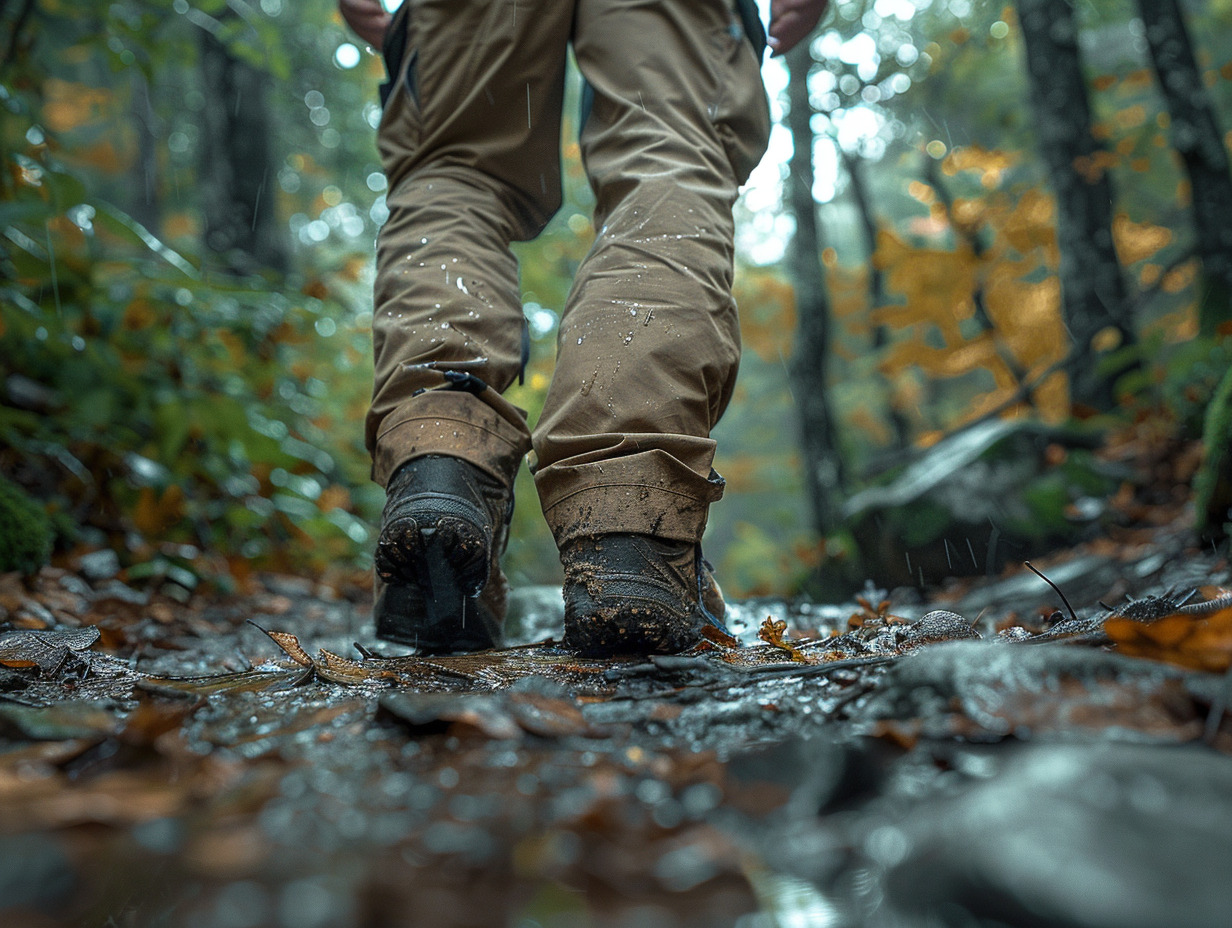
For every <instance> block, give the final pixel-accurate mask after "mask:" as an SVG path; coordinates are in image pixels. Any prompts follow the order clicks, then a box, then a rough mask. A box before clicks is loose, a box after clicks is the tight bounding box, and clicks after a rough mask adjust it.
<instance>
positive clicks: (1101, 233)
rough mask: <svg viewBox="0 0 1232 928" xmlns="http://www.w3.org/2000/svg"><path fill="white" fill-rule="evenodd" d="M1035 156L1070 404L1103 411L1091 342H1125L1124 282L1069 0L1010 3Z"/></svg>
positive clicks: (1108, 389)
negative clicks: (1053, 217)
mask: <svg viewBox="0 0 1232 928" xmlns="http://www.w3.org/2000/svg"><path fill="white" fill-rule="evenodd" d="M1018 18H1019V22H1020V24H1021V27H1022V38H1023V45H1024V47H1025V49H1026V64H1027V75H1028V83H1029V84H1030V88H1031V90H1030V94H1031V104H1032V108H1033V110H1034V114H1035V122H1036V131H1037V135H1038V137H1039V147H1040V153H1041V155H1042V156H1043V158H1044V162H1045V164H1046V165H1047V167H1048V173H1049V177H1050V180H1051V183H1052V188H1053V194H1054V195H1055V197H1056V204H1057V244H1058V247H1059V250H1060V267H1059V269H1058V273H1059V277H1060V281H1061V292H1062V306H1063V311H1064V315H1065V323H1066V325H1067V326H1068V328H1069V331H1070V336H1071V338H1072V339H1073V348H1072V357H1071V358H1070V360H1069V363H1068V365H1067V367H1066V370H1067V373H1068V374H1069V379H1070V396H1071V398H1072V399H1073V400H1074V401H1075V402H1078V403H1081V404H1084V405H1087V406H1092V407H1095V408H1096V409H1109V408H1111V406H1112V404H1113V394H1112V376H1111V375H1110V373H1109V372H1107V371H1100V370H1099V369H1098V368H1099V360H1098V358H1097V357H1096V352H1095V348H1094V346H1093V345H1092V339H1093V338H1094V336H1095V335H1096V333H1098V332H1100V331H1101V330H1103V329H1105V328H1107V327H1108V326H1112V327H1114V328H1116V329H1117V330H1118V331H1119V332H1120V335H1121V342H1122V344H1126V343H1130V342H1132V341H1133V332H1132V329H1131V327H1130V325H1129V323H1128V320H1127V319H1126V318H1125V312H1126V305H1127V304H1126V293H1125V281H1124V279H1123V278H1122V276H1121V265H1120V262H1119V261H1118V260H1117V254H1116V249H1115V248H1114V246H1113V241H1112V210H1113V190H1112V183H1111V181H1110V180H1109V178H1108V176H1107V173H1106V172H1105V170H1104V169H1103V167H1102V166H1101V165H1100V164H1099V162H1098V160H1097V159H1096V157H1095V156H1096V155H1097V154H1098V153H1099V152H1100V146H1099V145H1098V144H1097V143H1096V141H1095V139H1094V137H1093V136H1092V135H1091V115H1090V106H1089V104H1088V102H1087V87H1086V81H1085V79H1084V78H1083V74H1082V59H1081V57H1080V54H1079V50H1078V31H1077V30H1078V27H1077V24H1076V23H1075V22H1074V11H1073V7H1072V5H1071V3H1070V0H1018Z"/></svg>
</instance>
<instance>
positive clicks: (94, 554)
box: [77, 548, 120, 583]
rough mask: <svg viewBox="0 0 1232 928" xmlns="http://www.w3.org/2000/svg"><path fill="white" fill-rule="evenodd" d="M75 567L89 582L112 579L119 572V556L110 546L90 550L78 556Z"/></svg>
mask: <svg viewBox="0 0 1232 928" xmlns="http://www.w3.org/2000/svg"><path fill="white" fill-rule="evenodd" d="M77 569H78V570H80V571H81V575H82V576H83V577H85V578H86V579H87V580H89V581H90V582H91V583H102V582H103V581H105V580H114V579H115V578H116V577H117V576H118V575H119V573H120V556H119V555H118V554H116V552H114V551H112V550H111V549H110V548H104V549H102V550H101V551H91V552H90V553H89V554H83V555H82V556H81V557H80V558H78V560H77Z"/></svg>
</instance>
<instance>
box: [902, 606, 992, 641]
mask: <svg viewBox="0 0 1232 928" xmlns="http://www.w3.org/2000/svg"><path fill="white" fill-rule="evenodd" d="M979 637H980V633H979V632H977V631H976V630H975V629H974V628H972V627H971V623H970V622H968V621H967V620H966V619H965V618H963V617H962V616H961V615H959V614H958V613H957V612H948V611H946V610H945V609H934V610H933V611H932V612H927V613H925V614H924V615H923V616H921V617H920V621H918V622H916V623H914V624H912V625H911V626H909V627H908V628H907V630H906V632H904V634H903V640H902V641H901V642H899V645H898V646H899V649H900V650H903V651H909V650H911V649H912V648H918V647H920V646H921V645H925V644H936V643H938V642H941V641H958V640H960V639H963V638H979Z"/></svg>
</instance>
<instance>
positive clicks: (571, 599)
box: [560, 534, 724, 657]
mask: <svg viewBox="0 0 1232 928" xmlns="http://www.w3.org/2000/svg"><path fill="white" fill-rule="evenodd" d="M560 560H561V564H563V565H564V568H565V589H564V596H565V644H566V646H568V647H569V648H571V649H572V650H574V651H576V652H577V653H578V654H580V655H582V656H584V657H606V656H609V655H613V654H675V653H676V652H678V651H683V650H685V649H687V648H690V647H692V646H693V645H695V644H697V642H698V641H700V640H701V638H702V629H703V628H704V627H705V626H706V625H708V624H709V625H715V626H718V627H719V628H722V627H723V625H722V618H723V611H724V607H723V594H722V592H721V591H720V590H719V585H718V584H717V583H716V582H715V580H714V577H713V576H712V575H711V573H710V566H709V565H708V564H707V563H706V562H705V560H704V559H703V558H702V555H701V546H700V545H697V544H694V543H692V542H677V541H665V540H663V539H660V538H654V537H653V536H650V535H632V534H629V535H626V534H610V535H595V536H589V537H582V538H577V539H575V540H573V541H571V542H568V543H567V544H566V545H565V547H564V548H562V549H561V553H560Z"/></svg>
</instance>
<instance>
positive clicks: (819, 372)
mask: <svg viewBox="0 0 1232 928" xmlns="http://www.w3.org/2000/svg"><path fill="white" fill-rule="evenodd" d="M808 46H809V43H808V42H801V43H800V45H799V46H797V47H796V48H795V49H793V50H792V51H791V52H789V53H788V54H787V68H788V72H789V74H790V77H789V83H788V102H789V106H790V107H791V109H790V112H789V114H788V128H789V129H790V131H791V137H792V143H793V145H794V151H793V153H792V156H791V163H790V173H789V176H788V181H787V185H788V203H789V204H790V209H791V212H792V214H793V215H794V216H795V220H796V233H795V235H793V236H792V239H791V242H790V244H789V246H788V248H789V251H788V261H789V265H790V268H791V277H792V283H793V285H794V288H795V296H796V345H795V349H794V352H793V357H792V370H791V379H792V382H793V385H792V395H793V397H794V398H795V402H796V409H797V414H798V416H799V425H800V452H801V457H802V459H803V466H804V475H805V483H806V485H807V488H808V494H809V502H810V505H811V506H812V510H813V524H814V526H815V527H816V529H817V531H818V533H820V534H821V535H826V534H828V533H829V532H830V531H831V530H833V528H834V527H835V525H836V524H837V521H838V516H837V512H838V499H837V497H838V490H839V488H840V486H841V484H842V458H841V456H840V454H839V450H838V442H837V436H836V433H837V429H836V427H835V421H834V414H833V411H832V410H831V408H830V399H829V391H828V389H827V383H826V372H827V370H828V367H829V364H828V362H829V357H830V306H829V300H828V298H827V294H826V282H825V272H824V270H823V268H822V264H821V242H820V234H819V231H818V222H817V204H816V202H815V201H814V200H813V130H812V128H811V126H810V125H809V118H810V117H811V116H812V115H813V109H812V107H811V106H810V105H809V100H808V85H807V80H808V73H809V70H810V68H811V67H812V64H813V60H812V57H811V56H810V54H809V48H808Z"/></svg>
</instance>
